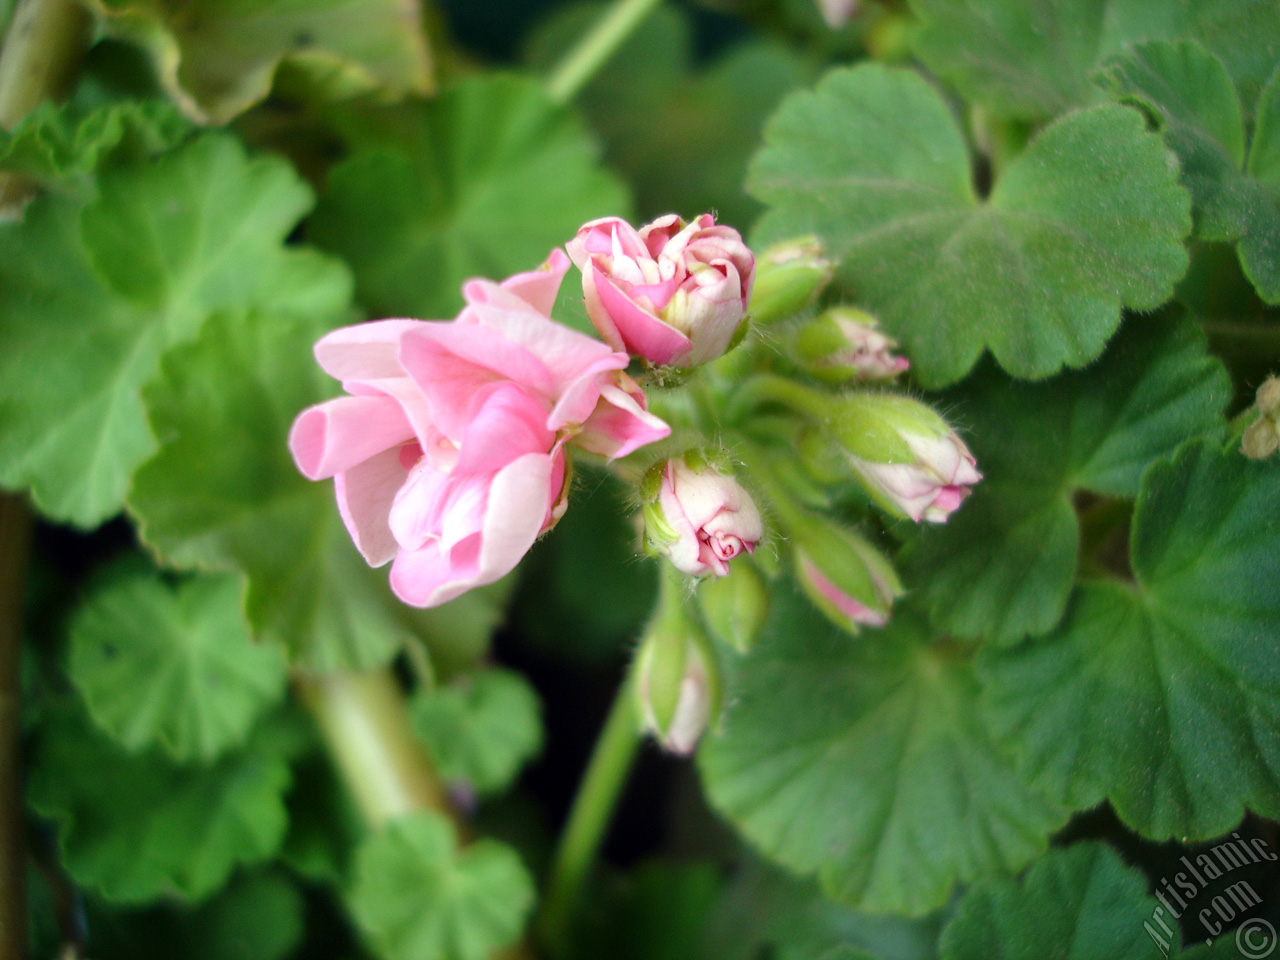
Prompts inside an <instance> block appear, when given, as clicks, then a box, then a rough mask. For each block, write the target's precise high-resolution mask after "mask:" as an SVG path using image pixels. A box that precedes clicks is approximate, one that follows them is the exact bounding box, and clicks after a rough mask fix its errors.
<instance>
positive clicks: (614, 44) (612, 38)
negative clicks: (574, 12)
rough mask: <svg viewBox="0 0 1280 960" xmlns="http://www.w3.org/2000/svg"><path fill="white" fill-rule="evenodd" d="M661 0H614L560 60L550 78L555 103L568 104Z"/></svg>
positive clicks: (549, 89)
mask: <svg viewBox="0 0 1280 960" xmlns="http://www.w3.org/2000/svg"><path fill="white" fill-rule="evenodd" d="M659 3H661V0H614V3H613V5H612V6H611V7H610V8H609V9H608V10H606V11H605V12H604V14H603V16H601V18H600V20H599V21H598V22H597V23H596V24H595V26H593V27H592V28H591V32H590V33H588V34H587V35H586V36H585V37H583V38H582V40H581V41H579V42H578V45H577V46H575V47H574V48H573V49H572V50H570V51H569V53H568V55H567V56H566V57H565V58H564V59H563V60H562V61H560V64H559V65H558V66H557V67H556V69H555V72H553V73H552V74H551V78H550V79H549V80H548V81H547V92H548V93H549V94H550V95H551V99H552V101H553V102H555V103H561V104H563V103H568V102H569V101H570V100H572V99H573V98H574V97H575V96H577V95H578V91H580V90H581V89H582V88H583V87H585V86H586V85H587V84H588V83H589V82H590V81H591V78H592V77H594V76H595V75H596V72H597V71H598V70H599V69H600V68H601V67H602V66H604V64H605V61H607V60H608V59H609V58H610V57H611V56H613V55H614V53H616V52H617V50H618V48H619V47H620V46H622V44H623V43H624V42H625V41H626V39H627V37H629V36H631V34H632V32H633V31H634V30H635V29H636V27H638V26H639V25H640V24H641V23H642V22H643V21H644V18H645V17H647V16H648V15H649V14H650V13H652V12H653V9H654V8H655V7H656V6H658V4H659Z"/></svg>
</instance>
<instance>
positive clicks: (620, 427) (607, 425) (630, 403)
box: [573, 374, 671, 460]
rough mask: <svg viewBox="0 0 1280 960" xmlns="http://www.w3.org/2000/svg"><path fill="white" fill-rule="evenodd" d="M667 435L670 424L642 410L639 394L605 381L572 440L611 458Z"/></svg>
mask: <svg viewBox="0 0 1280 960" xmlns="http://www.w3.org/2000/svg"><path fill="white" fill-rule="evenodd" d="M624 376H625V374H624ZM628 379H630V378H628ZM637 389H638V388H637ZM670 434H671V427H669V426H668V425H667V424H666V422H665V421H663V420H662V419H661V418H659V417H655V416H654V415H653V414H652V413H649V411H648V410H646V409H645V405H644V394H643V393H639V394H638V395H637V394H632V393H630V392H628V391H626V390H624V389H622V388H620V387H617V386H614V385H613V384H606V385H605V386H604V387H602V388H601V390H600V401H599V402H598V403H597V404H596V409H595V412H594V413H592V414H591V416H590V417H589V418H587V420H586V422H585V423H584V424H583V428H582V432H581V433H579V434H578V435H577V436H576V437H574V438H573V442H574V444H575V445H577V446H579V447H582V448H583V449H584V450H588V451H590V452H591V453H595V454H599V455H600V456H602V457H608V458H609V459H611V460H612V459H614V458H616V457H625V456H626V455H627V454H629V453H631V452H632V451H634V450H638V449H639V448H640V447H643V446H644V445H645V444H648V443H653V442H654V441H656V440H661V439H662V438H663V437H666V436H669V435H670Z"/></svg>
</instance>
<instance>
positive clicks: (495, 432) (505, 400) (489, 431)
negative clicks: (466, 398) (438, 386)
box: [453, 381, 555, 473]
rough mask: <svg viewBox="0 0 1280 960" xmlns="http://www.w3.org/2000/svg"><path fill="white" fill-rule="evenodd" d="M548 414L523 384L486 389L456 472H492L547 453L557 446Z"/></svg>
mask: <svg viewBox="0 0 1280 960" xmlns="http://www.w3.org/2000/svg"><path fill="white" fill-rule="evenodd" d="M546 420H547V414H546V411H545V410H543V408H542V405H541V404H539V403H538V401H536V400H534V399H533V398H532V397H531V396H529V394H528V392H527V391H526V390H525V389H524V388H523V387H521V386H520V385H519V384H515V383H511V382H509V381H500V382H498V383H492V384H489V385H488V386H486V387H482V388H481V389H480V391H479V392H477V394H476V396H475V399H474V401H473V409H472V412H471V416H470V420H469V422H468V423H467V425H466V428H465V430H464V431H463V435H462V447H461V450H460V452H459V455H458V462H457V464H456V465H455V466H454V468H453V469H454V470H456V471H458V472H461V473H482V472H484V473H488V472H492V471H494V470H497V469H499V468H501V467H503V466H505V465H506V464H508V463H510V462H511V461H512V460H514V459H515V458H516V457H519V456H521V455H523V454H526V453H545V452H546V451H547V450H550V449H551V446H552V444H553V443H555V435H554V433H553V432H552V431H551V430H548V429H547V425H546Z"/></svg>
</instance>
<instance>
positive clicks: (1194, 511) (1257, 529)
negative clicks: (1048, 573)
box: [981, 441, 1280, 842]
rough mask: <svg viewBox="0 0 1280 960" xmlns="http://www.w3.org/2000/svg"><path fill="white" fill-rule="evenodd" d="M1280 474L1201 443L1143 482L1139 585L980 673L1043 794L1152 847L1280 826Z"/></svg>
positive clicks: (1078, 599)
mask: <svg viewBox="0 0 1280 960" xmlns="http://www.w3.org/2000/svg"><path fill="white" fill-rule="evenodd" d="M1277 497H1280V467H1278V466H1277V465H1276V464H1275V463H1267V462H1258V461H1252V460H1247V459H1245V458H1244V457H1242V456H1241V455H1240V454H1239V452H1238V451H1222V450H1219V449H1217V447H1216V445H1215V444H1213V443H1211V442H1208V441H1199V442H1193V443H1188V444H1187V445H1185V446H1183V447H1182V448H1181V449H1180V450H1179V451H1178V452H1177V454H1176V455H1174V456H1173V457H1172V458H1171V459H1168V460H1162V461H1158V462H1156V463H1154V464H1153V465H1152V466H1151V467H1150V468H1149V469H1148V470H1147V472H1146V474H1145V475H1144V477H1143V482H1142V490H1141V493H1140V494H1139V496H1138V504H1137V510H1136V513H1135V516H1134V521H1133V527H1132V530H1131V535H1130V554H1131V559H1132V564H1133V570H1134V576H1135V579H1136V582H1135V583H1133V584H1128V583H1121V582H1114V581H1101V582H1089V583H1086V584H1084V585H1083V586H1082V587H1081V588H1080V589H1079V591H1078V592H1077V594H1076V596H1075V598H1074V601H1073V602H1072V604H1071V606H1070V608H1069V610H1068V612H1067V617H1066V619H1065V621H1064V622H1063V623H1062V625H1061V626H1060V627H1059V629H1058V630H1057V631H1055V632H1054V633H1053V634H1051V635H1049V636H1047V637H1043V638H1041V639H1039V640H1037V641H1035V642H1034V643H1026V644H1023V645H1022V646H1019V647H1016V648H1014V649H1011V650H1005V651H999V652H995V651H992V652H990V655H989V656H986V657H985V658H984V659H983V660H982V662H981V669H982V675H983V678H984V681H985V690H984V694H983V705H984V713H985V715H986V717H987V718H988V720H989V722H990V724H991V726H992V728H993V730H994V731H995V732H996V734H997V736H999V737H1002V738H1005V739H1007V741H1008V742H1009V743H1010V744H1011V746H1013V747H1014V748H1015V749H1016V751H1017V753H1018V755H1019V759H1020V767H1021V769H1022V770H1023V771H1024V773H1025V774H1026V775H1027V776H1029V777H1030V778H1031V779H1032V782H1033V783H1034V784H1035V785H1037V786H1039V787H1040V788H1041V789H1044V790H1047V791H1049V792H1050V793H1052V794H1053V795H1054V796H1058V797H1062V798H1063V800H1064V801H1065V802H1067V803H1069V804H1070V805H1071V806H1072V807H1073V808H1075V809H1083V808H1085V807H1088V806H1092V805H1093V804H1095V803H1097V802H1098V801H1100V800H1102V799H1103V798H1107V799H1109V800H1110V801H1111V803H1112V805H1113V806H1114V807H1115V809H1116V812H1117V813H1118V814H1119V815H1120V818H1121V819H1122V820H1124V822H1125V823H1127V824H1129V825H1130V826H1131V827H1133V828H1134V829H1135V830H1137V831H1138V832H1140V833H1141V834H1143V835H1144V836H1147V837H1152V838H1157V839H1165V838H1168V837H1177V838H1179V839H1181V840H1182V841H1183V842H1186V841H1187V840H1188V839H1196V838H1206V837H1213V836H1217V835H1218V834H1220V833H1223V832H1225V831H1226V830H1228V829H1229V828H1230V827H1231V826H1232V825H1234V824H1235V823H1237V822H1239V820H1240V817H1241V815H1242V813H1243V810H1244V808H1245V807H1248V808H1250V809H1252V810H1255V811H1256V812H1258V813H1259V814H1261V815H1263V816H1274V815H1275V814H1276V813H1277V812H1278V811H1280V800H1278V799H1277V798H1280V657H1277V656H1276V653H1277V650H1276V637H1278V636H1280V594H1277V592H1276V590H1275V588H1274V584H1275V583H1276V582H1277V578H1280V551H1277V550H1276V548H1275V544H1276V538H1277V536H1278V535H1280V516H1277V513H1276V509H1275V504H1276V502H1277V499H1276V498H1277Z"/></svg>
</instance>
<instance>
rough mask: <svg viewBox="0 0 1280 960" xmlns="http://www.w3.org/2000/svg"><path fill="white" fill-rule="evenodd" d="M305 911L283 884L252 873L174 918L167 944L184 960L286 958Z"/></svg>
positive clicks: (295, 893)
mask: <svg viewBox="0 0 1280 960" xmlns="http://www.w3.org/2000/svg"><path fill="white" fill-rule="evenodd" d="M305 907H306V904H305V903H304V902H303V899H302V895H301V894H300V893H299V892H298V888H297V887H295V886H294V885H293V884H292V883H290V882H289V881H288V880H285V879H284V878H283V877H281V876H277V875H275V874H270V873H262V874H251V875H249V876H245V877H241V878H238V879H237V880H235V881H234V882H232V884H231V885H230V886H229V887H227V889H226V890H224V891H222V893H220V894H219V895H218V896H217V897H216V898H214V899H213V900H210V901H209V902H208V903H205V904H201V906H200V907H199V908H197V909H195V910H192V911H191V912H190V913H188V914H186V915H184V916H181V917H178V918H175V920H176V922H175V927H176V928H177V929H176V936H174V938H173V939H170V940H168V941H167V942H168V943H169V944H170V945H171V946H173V947H176V948H180V951H179V952H180V954H181V956H182V957H183V958H184V960H285V958H286V957H289V956H290V955H292V954H293V953H294V952H295V951H296V950H297V949H298V947H299V946H300V945H301V943H302V938H303V934H304V933H305V931H306V928H305V922H304V911H305Z"/></svg>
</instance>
